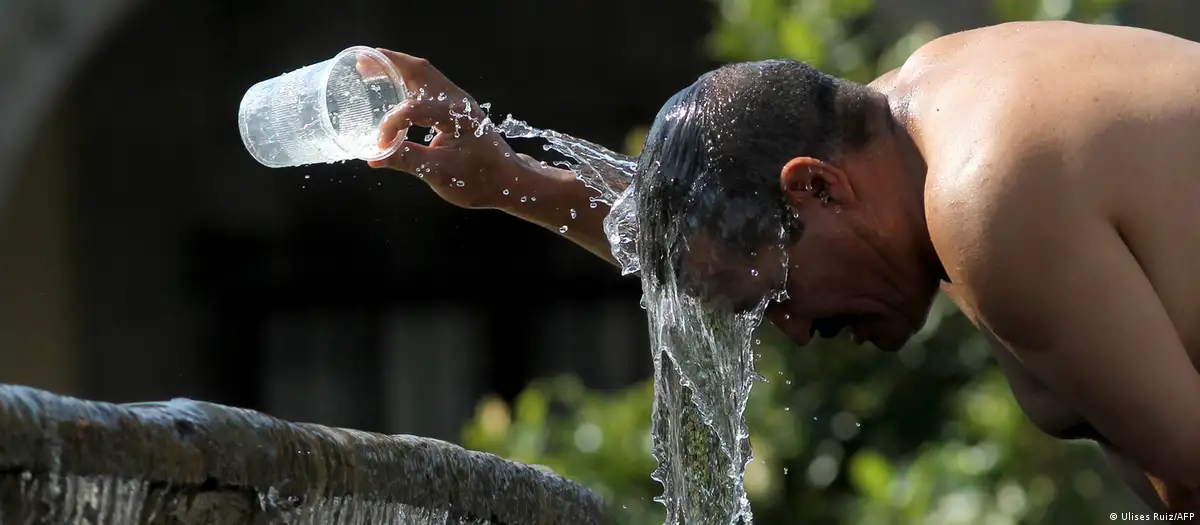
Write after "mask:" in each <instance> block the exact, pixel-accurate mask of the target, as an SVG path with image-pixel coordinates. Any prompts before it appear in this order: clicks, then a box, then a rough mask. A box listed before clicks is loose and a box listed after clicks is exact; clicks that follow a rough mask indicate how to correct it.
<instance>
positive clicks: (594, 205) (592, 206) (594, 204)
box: [588, 202, 596, 209]
mask: <svg viewBox="0 0 1200 525" xmlns="http://www.w3.org/2000/svg"><path fill="white" fill-rule="evenodd" d="M588 207H589V208H592V209H596V203H594V202H593V203H591V204H589V205H588Z"/></svg>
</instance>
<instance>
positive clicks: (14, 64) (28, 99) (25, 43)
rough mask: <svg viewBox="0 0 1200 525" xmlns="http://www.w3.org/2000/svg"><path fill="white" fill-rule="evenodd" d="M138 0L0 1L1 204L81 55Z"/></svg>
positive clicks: (79, 62)
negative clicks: (22, 160)
mask: <svg viewBox="0 0 1200 525" xmlns="http://www.w3.org/2000/svg"><path fill="white" fill-rule="evenodd" d="M139 3H141V2H140V1H139V0H16V1H13V2H7V3H6V4H5V5H3V6H0V209H3V208H4V205H5V201H6V199H7V198H8V193H9V190H10V189H11V187H12V185H13V183H14V181H15V179H16V178H17V176H18V173H17V170H18V166H19V165H20V161H21V159H22V158H23V157H24V153H25V149H26V148H27V147H28V145H29V144H30V142H31V141H32V139H33V137H34V136H35V135H36V134H37V133H38V131H39V129H40V128H41V125H42V122H43V120H44V119H45V118H46V114H48V113H49V111H50V110H51V109H52V108H53V107H54V104H55V103H56V102H57V100H58V98H59V97H60V95H61V94H62V93H63V91H64V90H65V89H66V87H67V86H68V85H69V84H70V81H71V78H72V77H73V76H74V73H75V72H76V71H77V70H78V69H79V66H80V65H81V64H82V62H83V61H84V58H85V57H86V56H87V55H88V54H89V53H90V52H91V51H92V50H93V49H95V48H96V47H98V44H99V43H100V42H101V41H102V39H103V37H104V35H105V34H107V33H108V32H109V31H110V30H111V29H112V28H113V27H114V26H116V25H117V24H118V23H119V22H120V21H121V20H123V19H124V18H125V17H126V16H127V15H128V13H129V12H131V11H132V10H133V8H134V7H135V6H136V5H137V4H139Z"/></svg>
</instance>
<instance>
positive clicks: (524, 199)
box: [521, 197, 529, 202]
mask: <svg viewBox="0 0 1200 525" xmlns="http://www.w3.org/2000/svg"><path fill="white" fill-rule="evenodd" d="M527 200H529V197H521V202H525V201H527Z"/></svg>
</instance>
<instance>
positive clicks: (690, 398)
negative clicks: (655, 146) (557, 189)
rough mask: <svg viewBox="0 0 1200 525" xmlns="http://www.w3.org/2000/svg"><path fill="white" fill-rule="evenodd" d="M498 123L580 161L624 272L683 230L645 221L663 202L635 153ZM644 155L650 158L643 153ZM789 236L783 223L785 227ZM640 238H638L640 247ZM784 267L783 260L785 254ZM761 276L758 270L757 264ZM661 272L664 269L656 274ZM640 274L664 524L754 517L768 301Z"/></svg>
mask: <svg viewBox="0 0 1200 525" xmlns="http://www.w3.org/2000/svg"><path fill="white" fill-rule="evenodd" d="M496 130H497V131H499V132H500V133H501V134H503V135H504V136H506V137H509V138H541V139H545V140H546V141H547V142H548V144H547V146H546V148H547V149H553V150H555V151H557V152H559V153H561V154H563V155H565V156H567V157H568V158H570V159H572V160H573V161H574V164H568V165H567V166H565V167H566V168H567V169H570V170H571V171H573V172H574V173H575V174H576V177H577V178H578V179H579V180H580V181H582V182H583V183H584V184H585V185H587V186H588V187H589V188H592V189H593V190H595V191H596V192H597V193H599V195H598V196H596V197H594V198H593V202H591V203H590V206H591V207H592V208H595V207H596V203H597V202H600V203H604V204H608V205H610V206H611V210H610V212H609V214H608V215H607V217H606V218H605V221H604V232H605V235H606V236H607V238H608V241H609V244H610V245H611V248H612V254H613V257H614V258H615V259H616V260H617V262H618V264H619V265H620V266H621V270H622V273H623V274H632V273H638V272H641V271H642V269H643V267H642V260H643V259H644V258H646V255H647V251H646V250H645V248H648V247H649V245H651V244H658V245H666V244H669V243H670V241H671V239H670V238H669V237H670V236H671V235H674V234H675V233H677V230H678V226H679V225H678V224H674V228H668V229H670V230H671V231H646V230H643V229H642V228H640V227H639V224H641V223H642V222H643V218H644V217H646V215H647V213H649V212H650V211H652V208H654V207H656V203H654V202H650V201H648V200H647V197H646V196H645V195H644V192H643V191H642V190H641V188H639V185H638V184H637V182H635V180H634V179H635V174H636V173H637V170H638V169H642V170H648V171H647V173H650V174H651V175H654V173H653V169H657V168H648V167H646V166H642V167H640V168H639V166H638V160H637V159H634V158H631V157H628V156H625V155H621V154H618V153H615V152H612V151H609V150H607V149H605V148H603V147H601V146H598V145H596V144H593V143H591V142H588V141H584V140H580V139H576V138H574V137H571V136H568V135H565V134H562V133H558V132H555V131H552V130H541V129H537V128H534V127H532V126H529V125H528V124H526V123H525V122H522V121H519V120H516V119H513V118H512V116H511V115H509V116H508V118H506V119H505V120H504V121H503V122H502V123H501V124H499V125H497V126H496ZM642 160H643V161H645V159H642ZM780 237H781V239H782V237H783V231H782V229H781V231H780ZM639 245H641V246H639ZM779 268H780V269H781V271H783V272H785V273H786V259H784V260H782V261H780V262H779ZM752 275H755V276H757V270H752ZM655 277H657V276H655ZM662 277H663V279H657V278H647V276H645V275H643V276H642V291H643V296H642V301H641V305H642V307H643V308H645V309H646V311H647V317H648V319H649V326H650V342H651V348H652V357H653V360H654V371H655V372H654V384H655V388H654V393H655V396H654V397H655V401H654V403H655V404H654V416H653V419H654V420H653V452H654V457H655V459H656V460H657V461H658V468H657V469H656V470H655V471H654V473H653V478H654V479H655V480H657V481H659V482H660V483H661V484H662V485H663V495H662V496H661V497H660V498H657V499H656V501H659V502H660V503H663V504H664V505H665V506H666V508H667V521H666V523H667V525H734V524H744V525H749V524H750V523H751V522H752V520H753V517H752V513H751V510H750V504H749V501H748V499H747V497H746V492H745V488H744V485H743V480H744V473H745V468H746V465H747V464H748V463H749V462H750V461H751V459H752V452H751V448H750V441H749V434H750V433H749V429H748V427H747V424H746V419H745V409H746V403H747V401H748V400H749V395H750V390H751V387H752V386H753V383H754V382H755V381H756V380H758V379H760V378H761V377H760V376H759V375H758V374H756V373H755V371H754V355H753V352H752V348H751V342H752V334H753V333H754V331H755V329H756V328H757V326H758V325H759V324H760V323H761V321H762V318H763V313H764V311H765V310H766V307H767V305H768V303H769V302H770V300H772V299H776V300H781V299H783V295H782V294H781V293H773V294H766V295H764V297H763V298H762V299H761V300H760V301H759V302H758V304H757V305H755V306H754V307H752V308H750V309H748V310H744V311H742V312H740V313H737V314H733V313H729V312H721V311H717V310H714V309H712V308H711V305H708V304H704V303H703V302H702V301H701V300H700V299H698V298H697V297H695V296H694V295H693V294H689V293H686V291H685V290H684V289H683V288H682V287H681V286H680V282H681V281H680V279H678V276H676V275H674V274H670V275H665V276H662Z"/></svg>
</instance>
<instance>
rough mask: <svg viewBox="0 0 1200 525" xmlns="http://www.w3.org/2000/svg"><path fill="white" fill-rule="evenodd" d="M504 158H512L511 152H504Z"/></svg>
mask: <svg viewBox="0 0 1200 525" xmlns="http://www.w3.org/2000/svg"><path fill="white" fill-rule="evenodd" d="M504 156H505V157H511V156H512V153H509V152H507V151H506V152H504Z"/></svg>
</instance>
